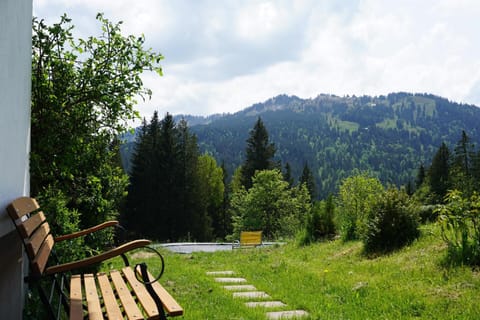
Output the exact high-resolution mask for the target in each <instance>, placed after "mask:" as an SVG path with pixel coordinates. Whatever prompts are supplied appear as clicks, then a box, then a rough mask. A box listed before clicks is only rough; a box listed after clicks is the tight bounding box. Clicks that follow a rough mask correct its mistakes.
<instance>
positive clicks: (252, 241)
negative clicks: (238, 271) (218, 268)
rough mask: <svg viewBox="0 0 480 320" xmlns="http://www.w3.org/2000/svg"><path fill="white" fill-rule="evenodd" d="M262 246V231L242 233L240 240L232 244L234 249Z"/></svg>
mask: <svg viewBox="0 0 480 320" xmlns="http://www.w3.org/2000/svg"><path fill="white" fill-rule="evenodd" d="M261 245H262V231H242V232H240V240H236V241H234V242H233V244H232V248H233V249H235V248H241V247H256V246H261Z"/></svg>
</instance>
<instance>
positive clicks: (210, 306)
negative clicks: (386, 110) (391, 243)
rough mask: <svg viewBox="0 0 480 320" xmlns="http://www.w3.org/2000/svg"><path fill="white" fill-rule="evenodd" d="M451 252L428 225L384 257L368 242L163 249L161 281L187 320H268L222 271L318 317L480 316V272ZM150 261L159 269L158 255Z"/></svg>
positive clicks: (435, 229)
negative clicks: (371, 254) (220, 277)
mask: <svg viewBox="0 0 480 320" xmlns="http://www.w3.org/2000/svg"><path fill="white" fill-rule="evenodd" d="M445 251H446V247H445V245H444V242H443V241H442V240H441V237H440V231H439V229H438V228H437V227H436V226H433V225H429V226H424V227H422V236H421V237H420V238H419V239H418V240H416V241H415V242H414V243H412V244H411V245H410V246H408V247H405V248H403V249H401V250H399V251H396V252H394V253H391V254H389V255H384V256H378V257H376V258H366V257H365V256H364V254H363V248H362V244H361V243H360V242H349V243H343V242H342V241H340V240H339V241H331V242H324V243H317V244H314V245H311V246H307V247H298V246H296V245H295V244H293V243H291V244H287V245H284V246H279V247H270V248H260V249H252V250H235V251H233V252H231V251H226V252H217V253H194V254H189V255H184V254H183V255H182V254H174V253H170V252H168V251H163V254H164V255H165V260H166V269H165V274H164V276H163V277H162V279H161V283H162V284H163V285H164V286H165V287H166V288H167V289H168V290H169V291H170V292H171V293H172V295H173V296H174V297H175V298H176V299H177V301H178V302H179V303H180V304H181V305H182V306H183V307H184V309H185V315H184V316H183V319H222V320H224V319H265V312H266V311H265V309H249V308H246V307H245V306H244V305H243V301H241V300H236V299H233V298H232V294H231V292H228V291H226V290H224V289H222V288H221V285H220V284H218V283H215V282H214V280H213V277H211V276H207V275H206V272H207V271H217V270H233V271H235V272H236V273H237V275H238V276H241V277H245V278H246V279H247V280H248V283H249V284H253V285H255V287H256V288H257V289H258V290H263V291H266V292H267V293H268V294H270V295H271V296H272V298H273V299H275V300H281V301H283V302H284V303H286V304H287V305H288V306H289V308H291V309H304V310H306V311H308V312H309V313H310V315H311V317H310V318H311V319H476V318H478V317H479V315H480V304H479V303H478V297H479V296H480V275H479V273H478V272H477V271H473V270H472V269H471V268H468V267H457V268H452V269H446V268H444V267H443V264H442V263H441V261H442V259H443V257H444V255H445ZM143 260H145V259H143ZM147 263H148V264H149V265H150V268H151V269H152V271H153V272H155V271H157V268H158V266H157V265H155V262H154V259H153V258H152V259H147Z"/></svg>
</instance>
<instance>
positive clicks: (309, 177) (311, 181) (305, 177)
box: [300, 163, 317, 201]
mask: <svg viewBox="0 0 480 320" xmlns="http://www.w3.org/2000/svg"><path fill="white" fill-rule="evenodd" d="M300 184H304V185H305V186H306V187H307V190H308V194H310V198H311V199H312V201H313V200H314V199H315V197H316V194H317V187H316V186H315V178H314V177H313V174H312V171H311V170H310V167H309V166H308V163H305V165H304V166H303V171H302V176H301V177H300Z"/></svg>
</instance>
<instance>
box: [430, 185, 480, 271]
mask: <svg viewBox="0 0 480 320" xmlns="http://www.w3.org/2000/svg"><path fill="white" fill-rule="evenodd" d="M436 211H437V212H438V214H439V223H440V225H441V228H442V238H443V240H444V241H445V242H446V244H447V246H448V251H447V262H449V263H451V264H467V265H472V266H478V265H480V196H479V195H478V194H477V193H474V194H473V195H472V196H471V197H470V198H464V197H463V195H462V192H460V191H458V190H453V191H449V192H448V193H447V195H446V196H445V205H441V206H439V207H438V209H437V210H436Z"/></svg>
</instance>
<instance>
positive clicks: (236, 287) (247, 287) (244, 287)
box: [223, 284, 257, 291]
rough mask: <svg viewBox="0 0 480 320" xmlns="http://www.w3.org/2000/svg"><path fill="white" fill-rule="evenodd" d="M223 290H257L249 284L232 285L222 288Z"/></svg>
mask: <svg viewBox="0 0 480 320" xmlns="http://www.w3.org/2000/svg"><path fill="white" fill-rule="evenodd" d="M223 288H224V289H225V290H228V291H242V290H244V291H256V290H257V288H255V286H253V285H251V284H240V285H232V286H223Z"/></svg>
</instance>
